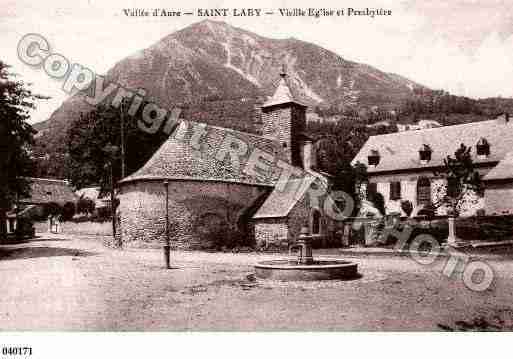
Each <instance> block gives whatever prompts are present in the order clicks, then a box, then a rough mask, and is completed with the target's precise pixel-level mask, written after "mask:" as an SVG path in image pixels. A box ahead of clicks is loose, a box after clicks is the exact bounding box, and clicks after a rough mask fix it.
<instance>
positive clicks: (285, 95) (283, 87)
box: [262, 68, 307, 107]
mask: <svg viewBox="0 0 513 359" xmlns="http://www.w3.org/2000/svg"><path fill="white" fill-rule="evenodd" d="M280 77H281V79H280V83H279V84H278V87H277V88H276V91H274V95H273V96H272V97H271V98H270V99H269V100H267V101H266V102H265V103H264V104H263V105H262V107H271V106H276V105H283V104H286V103H295V104H297V105H300V106H303V107H307V105H305V104H303V103H301V102H299V101H298V100H297V99H296V98H295V97H294V95H293V94H292V91H291V89H290V87H289V84H288V83H287V73H286V72H285V69H284V68H283V69H282V71H281V73H280Z"/></svg>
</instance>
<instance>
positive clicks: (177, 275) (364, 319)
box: [0, 236, 513, 331]
mask: <svg viewBox="0 0 513 359" xmlns="http://www.w3.org/2000/svg"><path fill="white" fill-rule="evenodd" d="M332 253H333V254H336V253H337V250H333V252H332ZM171 255H172V256H171V260H172V265H173V267H174V269H171V270H166V269H163V259H162V252H161V251H160V250H157V249H125V250H113V249H108V248H105V247H104V246H103V245H102V243H101V241H99V240H98V239H95V238H94V236H93V237H90V238H86V237H81V238H71V237H70V236H68V237H65V238H61V239H57V238H53V239H45V238H44V237H40V238H37V239H36V240H33V241H31V242H29V243H25V244H18V245H2V246H0V273H1V274H0V275H1V278H2V280H1V281H0V290H1V293H2V296H1V297H0V327H1V328H2V330H88V331H91V330H146V331H149V330H166V331H173V330H306V329H309V330H444V329H446V330H448V329H449V328H451V329H459V330H461V329H477V328H480V329H492V330H493V329H510V330H511V329H513V307H512V304H511V298H512V295H513V283H512V281H511V280H510V278H511V275H512V273H513V262H511V261H499V260H495V261H492V262H489V264H490V265H491V266H492V267H493V268H494V270H495V272H496V282H495V283H494V285H492V287H491V288H490V289H489V290H486V291H485V292H481V293H479V292H472V291H470V290H468V289H467V288H466V287H465V285H464V284H463V282H462V281H461V280H460V279H459V278H455V279H450V278H446V277H445V276H443V275H442V274H441V266H442V265H443V260H441V261H438V263H437V264H435V265H431V266H421V265H419V264H417V263H416V262H414V261H413V260H411V259H410V258H407V257H393V256H372V257H371V256H367V257H361V258H356V257H353V258H352V259H351V260H354V261H356V262H358V264H359V271H360V273H361V274H362V277H361V278H358V279H354V280H351V281H342V282H309V283H307V282H302V283H299V282H295V283H286V284H285V283H280V282H272V281H262V280H255V279H254V277H253V276H252V275H251V273H252V272H253V268H252V264H254V263H256V262H257V261H259V260H263V259H268V258H276V257H277V256H280V255H278V254H276V255H274V254H265V255H263V254H253V253H250V254H218V253H204V252H182V251H177V252H172V254H171ZM314 255H315V252H314ZM248 275H249V279H248Z"/></svg>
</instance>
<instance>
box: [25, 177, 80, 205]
mask: <svg viewBox="0 0 513 359" xmlns="http://www.w3.org/2000/svg"><path fill="white" fill-rule="evenodd" d="M29 181H30V189H31V191H30V198H23V199H22V200H21V202H24V203H31V204H43V203H49V202H57V203H60V204H64V203H66V202H75V201H76V200H77V199H78V198H77V196H76V195H75V193H73V190H72V188H71V186H70V185H69V183H68V182H67V181H63V180H57V179H50V178H29Z"/></svg>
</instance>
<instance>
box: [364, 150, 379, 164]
mask: <svg viewBox="0 0 513 359" xmlns="http://www.w3.org/2000/svg"><path fill="white" fill-rule="evenodd" d="M379 160H380V156H379V152H378V151H376V150H371V151H370V153H369V156H368V157H367V161H368V163H369V166H377V165H378V163H379Z"/></svg>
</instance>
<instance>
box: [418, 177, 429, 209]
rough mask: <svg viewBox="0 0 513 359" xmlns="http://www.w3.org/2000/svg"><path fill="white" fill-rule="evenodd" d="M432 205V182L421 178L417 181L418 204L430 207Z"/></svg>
mask: <svg viewBox="0 0 513 359" xmlns="http://www.w3.org/2000/svg"><path fill="white" fill-rule="evenodd" d="M430 203H431V181H430V180H429V178H425V177H421V178H419V180H418V181H417V204H419V205H420V204H423V205H428V204H430Z"/></svg>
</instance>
